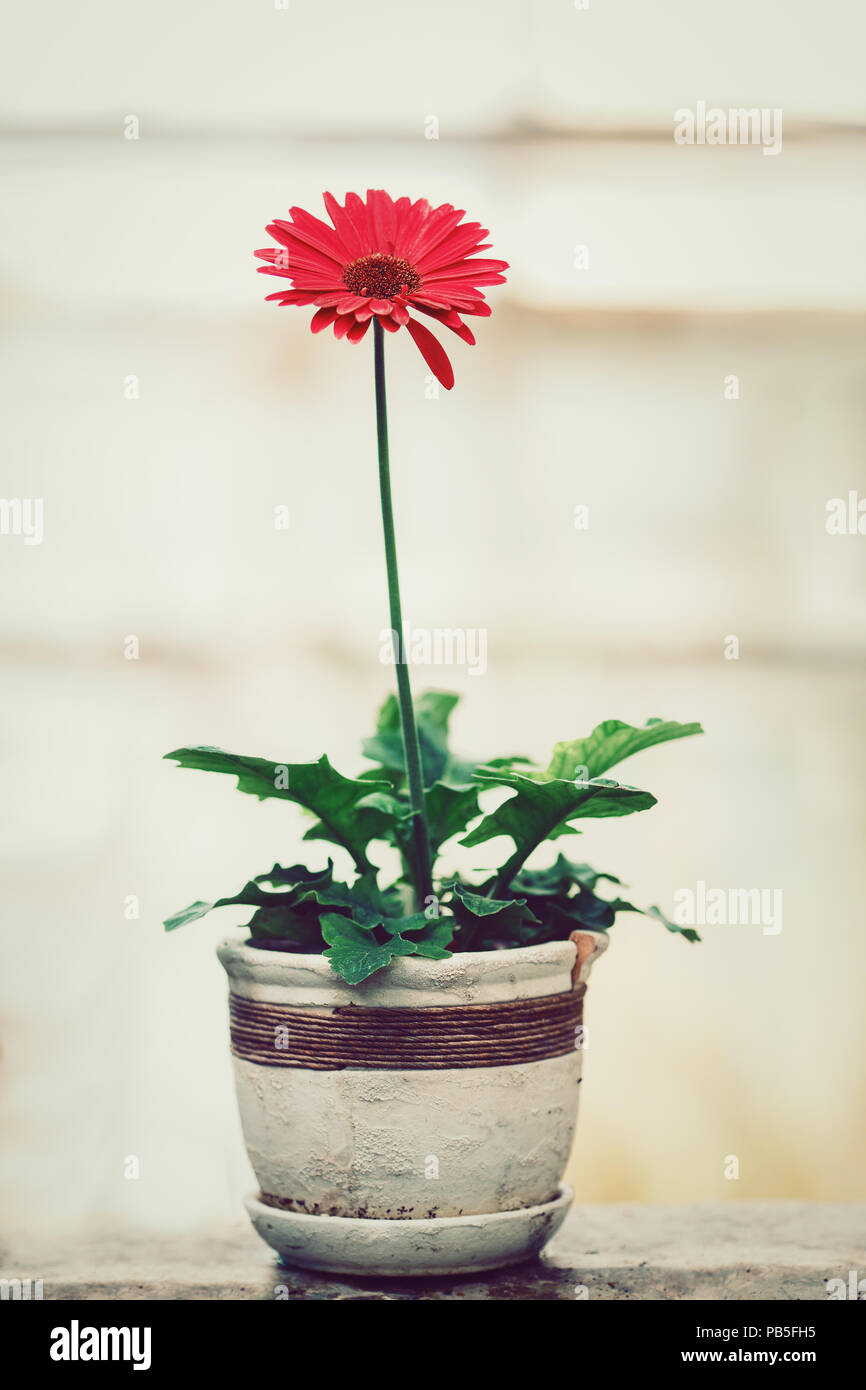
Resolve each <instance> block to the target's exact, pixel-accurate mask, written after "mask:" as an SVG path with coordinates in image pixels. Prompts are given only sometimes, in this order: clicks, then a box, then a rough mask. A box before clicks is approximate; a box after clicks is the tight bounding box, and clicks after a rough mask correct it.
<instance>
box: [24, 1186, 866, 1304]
mask: <svg viewBox="0 0 866 1390" xmlns="http://www.w3.org/2000/svg"><path fill="white" fill-rule="evenodd" d="M63 1245H64V1247H65V1248H63V1249H60V1250H59V1249H58V1247H57V1245H56V1244H52V1245H51V1246H50V1247H48V1246H46V1245H45V1244H44V1243H43V1242H42V1241H39V1242H37V1241H35V1240H28V1239H26V1238H20V1239H17V1240H13V1241H9V1242H8V1243H6V1244H5V1245H4V1248H3V1250H2V1254H0V1276H2V1277H5V1278H23V1279H26V1278H31V1279H40V1278H41V1279H42V1280H43V1292H44V1297H45V1298H46V1299H59V1300H63V1299H103V1298H107V1299H115V1300H134V1299H195V1300H235V1299H256V1300H262V1299H271V1300H272V1299H274V1298H277V1297H279V1298H284V1299H289V1300H297V1299H315V1300H323V1299H325V1300H327V1299H335V1300H341V1299H350V1300H358V1299H374V1300H380V1301H381V1300H402V1301H406V1300H409V1301H412V1300H419V1299H462V1300H464V1301H465V1300H470V1301H471V1300H496V1301H507V1300H517V1301H537V1300H563V1299H568V1300H570V1301H573V1300H574V1299H575V1298H577V1297H578V1295H579V1288H580V1287H581V1286H582V1287H584V1288H586V1290H587V1295H588V1297H589V1298H590V1299H591V1300H604V1301H612V1300H659V1299H674V1300H717V1299H718V1300H752V1299H771V1300H777V1299H778V1300H791V1299H794V1300H798V1301H799V1300H820V1301H825V1300H826V1297H827V1294H826V1289H825V1280H827V1279H832V1278H841V1279H844V1280H845V1281H846V1282H847V1280H848V1274H849V1271H850V1270H857V1271H858V1272H859V1276H860V1277H866V1203H851V1204H844V1205H843V1204H826V1205H817V1204H812V1203H808V1202H725V1203H708V1204H704V1205H698V1206H681V1207H653V1206H582V1207H581V1206H576V1207H575V1208H574V1209H573V1210H572V1212H571V1213H570V1215H569V1217H568V1219H567V1221H566V1224H565V1226H564V1227H563V1229H562V1231H561V1232H560V1234H559V1235H558V1236H557V1237H556V1238H555V1240H553V1241H552V1242H551V1244H550V1246H548V1249H547V1252H546V1254H545V1256H544V1257H543V1258H542V1259H541V1260H536V1261H533V1262H532V1263H529V1264H524V1265H518V1266H516V1267H515V1268H513V1269H507V1270H501V1271H498V1272H493V1273H490V1274H482V1275H477V1276H475V1277H474V1278H463V1279H419V1280H412V1279H393V1280H388V1279H351V1280H350V1279H343V1278H339V1277H333V1278H332V1277H329V1276H327V1275H322V1274H314V1273H308V1272H304V1271H302V1270H289V1269H284V1268H282V1267H281V1266H280V1265H278V1264H277V1262H276V1261H275V1260H274V1259H273V1258H272V1257H271V1252H270V1251H269V1250H268V1249H267V1247H266V1246H265V1245H263V1244H262V1242H261V1241H260V1240H259V1239H258V1238H257V1237H256V1235H255V1233H254V1232H253V1231H252V1229H251V1228H250V1227H249V1226H246V1225H238V1226H237V1227H233V1228H231V1229H230V1230H228V1231H226V1232H224V1233H221V1234H188V1233H184V1234H181V1235H178V1236H176V1237H168V1236H164V1235H161V1236H159V1237H154V1238H148V1237H145V1236H141V1235H131V1236H128V1237H126V1236H118V1235H116V1234H114V1235H103V1236H101V1237H92V1238H89V1239H87V1240H83V1241H75V1240H69V1241H68V1242H63Z"/></svg>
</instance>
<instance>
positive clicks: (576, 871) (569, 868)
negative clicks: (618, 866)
mask: <svg viewBox="0 0 866 1390" xmlns="http://www.w3.org/2000/svg"><path fill="white" fill-rule="evenodd" d="M602 879H604V880H606V881H607V882H608V883H618V884H620V885H621V884H622V880H621V879H618V878H617V877H616V875H615V874H602V873H598V871H597V870H596V869H593V868H592V866H591V865H590V864H575V863H573V861H572V860H570V859H566V857H565V855H564V854H560V855H559V856H558V857H557V860H556V863H555V864H552V865H551V867H550V868H549V869H525V868H524V869H521V870H520V873H519V874H517V876H516V877H515V879H514V887H515V889H516V890H517V891H518V892H521V893H527V894H538V895H546V894H551V895H554V894H566V893H568V892H569V890H570V889H571V888H572V887H573V886H574V885H575V884H579V885H580V886H581V887H583V888H588V889H589V890H590V891H591V892H592V891H593V890H594V889H595V886H596V884H597V883H600V882H601V881H602Z"/></svg>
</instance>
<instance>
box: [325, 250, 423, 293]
mask: <svg viewBox="0 0 866 1390" xmlns="http://www.w3.org/2000/svg"><path fill="white" fill-rule="evenodd" d="M343 284H344V285H345V286H346V289H347V290H348V291H349V293H350V294H362V295H366V296H367V297H368V298H369V299H393V297H394V295H395V294H400V292H401V291H403V292H405V293H407V294H411V293H412V291H413V290H417V288H418V286H419V285H420V284H421V276H420V275H419V274H418V272H417V270H413V268H412V266H411V265H410V264H409V262H408V261H404V260H403V258H402V256H386V255H384V254H383V253H382V252H381V251H374V252H373V254H372V255H371V256H361V257H360V258H359V259H358V260H357V261H352V263H351V265H347V266H344V267H343Z"/></svg>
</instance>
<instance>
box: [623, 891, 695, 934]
mask: <svg viewBox="0 0 866 1390" xmlns="http://www.w3.org/2000/svg"><path fill="white" fill-rule="evenodd" d="M612 906H613V907H614V908H615V909H616V911H617V912H640V913H641V915H642V916H644V917H654V918H655V920H656V921H657V922H661V924H662V926H664V927H667V929H668V931H670V932H674V933H675V934H676V935H677V936H682V937H684V938H685V940H686V941H700V939H701V938H700V936H699V934H698V933H697V932H696V931H695V929H694V927H681V926H680V925H679V923H678V922H672V921H671V920H670V918H669V917H666V916H665V914H664V913H663V912H662V910H661V908H659V907H634V906H633V905H632V904H631V903H624V902H621V901H620V899H617V900H616V901H615V902H614V903H613V904H612Z"/></svg>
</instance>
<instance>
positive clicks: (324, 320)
mask: <svg viewBox="0 0 866 1390" xmlns="http://www.w3.org/2000/svg"><path fill="white" fill-rule="evenodd" d="M336 317H337V311H336V309H317V310H316V312H315V313H314V314H313V317H312V318H311V319H310V331H311V332H312V333H321V331H322V329H323V328H328V327H329V325H330V324H332V323H333V322H334V319H335V318H336Z"/></svg>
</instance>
